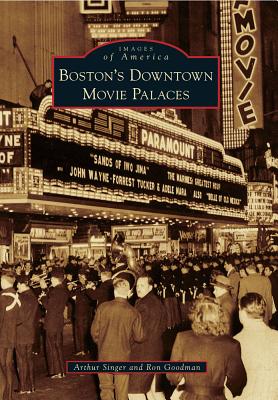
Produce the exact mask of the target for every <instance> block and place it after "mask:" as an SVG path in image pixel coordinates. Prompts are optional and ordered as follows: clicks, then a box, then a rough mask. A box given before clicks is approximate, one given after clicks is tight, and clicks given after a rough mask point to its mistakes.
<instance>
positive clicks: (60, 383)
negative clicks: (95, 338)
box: [14, 324, 98, 400]
mask: <svg viewBox="0 0 278 400" xmlns="http://www.w3.org/2000/svg"><path fill="white" fill-rule="evenodd" d="M73 351H74V346H73V339H72V326H71V325H69V324H68V325H65V328H64V355H65V359H66V360H73V359H80V357H79V358H78V357H76V356H75V357H74V356H73ZM87 358H88V357H86V359H87ZM83 359H84V357H83ZM35 378H36V391H35V393H32V394H21V395H19V394H16V393H15V394H14V399H15V400H17V399H22V400H25V399H33V400H61V399H67V400H76V399H78V400H89V399H90V400H96V399H98V396H97V392H96V384H95V379H97V378H95V376H94V375H67V376H66V378H64V379H50V378H49V377H47V369H46V362H45V358H44V355H43V353H42V354H40V355H38V356H36V358H35ZM14 387H15V389H16V388H17V379H16V378H15V379H14Z"/></svg>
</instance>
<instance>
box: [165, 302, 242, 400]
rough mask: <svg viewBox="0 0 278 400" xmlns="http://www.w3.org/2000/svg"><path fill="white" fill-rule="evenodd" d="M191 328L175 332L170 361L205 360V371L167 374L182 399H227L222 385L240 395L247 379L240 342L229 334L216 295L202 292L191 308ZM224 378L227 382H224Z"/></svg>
mask: <svg viewBox="0 0 278 400" xmlns="http://www.w3.org/2000/svg"><path fill="white" fill-rule="evenodd" d="M191 320H192V330H190V331H185V332H180V333H178V334H177V337H176V340H175V343H174V346H173V349H172V354H171V361H183V362H185V361H192V360H194V361H196V362H198V361H199V362H201V361H204V360H205V361H206V362H207V371H206V373H198V374H196V373H183V372H182V371H179V372H177V373H169V374H167V378H168V380H169V381H170V382H171V383H172V384H174V385H176V386H177V390H178V396H177V397H176V398H180V399H181V400H204V399H206V400H226V396H225V385H226V387H227V388H228V389H229V390H230V391H231V392H232V395H233V396H234V397H235V396H239V395H240V394H241V393H242V391H243V388H244V387H245V385H246V382H247V376H246V371H245V368H244V365H243V362H242V359H241V349H240V344H239V342H238V341H237V340H235V339H233V338H232V337H230V336H228V335H227V333H228V331H229V323H228V320H227V318H226V315H225V313H224V312H223V309H222V307H221V305H220V304H219V303H218V302H217V300H216V299H213V298H211V297H208V296H202V297H201V298H199V299H198V300H196V301H195V302H194V305H193V308H192V310H191ZM225 382H226V383H225Z"/></svg>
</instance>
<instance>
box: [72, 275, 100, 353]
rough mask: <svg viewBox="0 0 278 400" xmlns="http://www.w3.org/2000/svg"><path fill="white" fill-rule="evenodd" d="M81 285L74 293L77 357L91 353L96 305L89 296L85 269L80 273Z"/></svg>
mask: <svg viewBox="0 0 278 400" xmlns="http://www.w3.org/2000/svg"><path fill="white" fill-rule="evenodd" d="M78 279H79V283H78V285H77V287H76V289H75V290H74V291H73V292H72V298H73V299H74V300H75V304H74V339H75V350H76V355H78V356H84V355H85V354H87V353H89V352H90V349H91V336H90V327H91V324H92V319H93V313H94V309H95V304H93V301H92V300H91V299H90V297H89V296H88V295H87V290H86V283H87V272H86V271H85V270H84V269H81V270H79V272H78Z"/></svg>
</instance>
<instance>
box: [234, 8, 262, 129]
mask: <svg viewBox="0 0 278 400" xmlns="http://www.w3.org/2000/svg"><path fill="white" fill-rule="evenodd" d="M232 43H233V46H232V52H233V101H234V128H235V129H239V128H242V127H245V128H246V127H248V128H263V105H262V95H263V94H262V71H261V38H260V4H259V2H258V1H248V0H238V1H233V3H232Z"/></svg>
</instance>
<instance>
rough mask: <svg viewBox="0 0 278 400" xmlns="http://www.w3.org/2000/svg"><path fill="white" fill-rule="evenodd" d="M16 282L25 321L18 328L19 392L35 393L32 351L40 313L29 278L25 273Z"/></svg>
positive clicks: (16, 348) (17, 362)
mask: <svg viewBox="0 0 278 400" xmlns="http://www.w3.org/2000/svg"><path fill="white" fill-rule="evenodd" d="M16 281H17V290H18V293H19V300H20V302H21V314H22V315H24V321H22V323H21V324H20V325H18V326H17V332H16V347H15V351H16V364H17V369H18V377H19V389H18V392H19V393H20V394H24V393H31V392H34V391H35V382H34V361H33V354H32V349H33V345H34V343H35V336H36V329H37V327H38V325H39V317H40V312H39V303H38V299H37V296H36V295H35V293H34V292H33V290H31V289H30V286H29V276H28V275H26V274H25V273H23V274H21V275H20V276H18V277H17V278H16Z"/></svg>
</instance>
